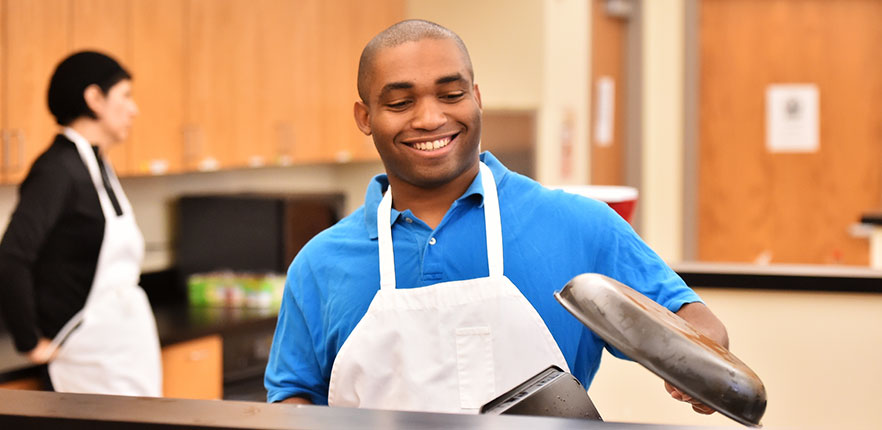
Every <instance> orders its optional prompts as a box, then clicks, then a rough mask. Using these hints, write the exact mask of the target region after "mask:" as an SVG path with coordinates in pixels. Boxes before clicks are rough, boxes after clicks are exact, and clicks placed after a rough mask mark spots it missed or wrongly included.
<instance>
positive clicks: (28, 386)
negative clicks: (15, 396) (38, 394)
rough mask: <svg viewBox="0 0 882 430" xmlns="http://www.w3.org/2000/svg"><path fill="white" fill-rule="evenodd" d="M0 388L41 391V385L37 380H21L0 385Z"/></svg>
mask: <svg viewBox="0 0 882 430" xmlns="http://www.w3.org/2000/svg"><path fill="white" fill-rule="evenodd" d="M0 388H5V389H7V390H43V389H45V387H43V383H42V382H40V379H39V378H22V379H16V380H12V381H7V382H2V383H0Z"/></svg>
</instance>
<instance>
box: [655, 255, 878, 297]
mask: <svg viewBox="0 0 882 430" xmlns="http://www.w3.org/2000/svg"><path fill="white" fill-rule="evenodd" d="M670 266H671V268H672V269H674V271H675V272H677V274H679V275H680V276H681V277H682V278H683V280H684V281H686V284H687V285H689V286H690V287H710V288H744V289H761V290H797V291H827V292H860V293H882V270H879V269H873V268H870V267H864V266H846V265H814V264H767V265H760V264H747V263H706V262H694V261H693V262H680V263H673V264H671V265H670Z"/></svg>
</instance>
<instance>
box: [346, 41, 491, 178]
mask: <svg viewBox="0 0 882 430" xmlns="http://www.w3.org/2000/svg"><path fill="white" fill-rule="evenodd" d="M372 72H373V73H372V74H371V76H372V77H371V78H370V81H369V82H368V94H367V96H368V100H367V103H366V104H365V103H361V102H358V103H356V106H355V117H356V122H357V123H358V126H359V128H360V129H361V131H362V132H364V133H365V134H369V135H373V139H374V145H375V146H376V147H377V152H379V154H380V158H382V160H383V164H384V165H385V167H386V173H387V174H388V175H389V180H390V182H397V181H402V182H404V183H408V184H411V185H413V186H415V187H418V188H424V189H433V188H437V187H440V186H442V185H445V184H448V183H450V182H451V181H454V180H456V179H465V178H468V180H471V177H473V176H474V175H476V174H477V171H478V151H479V143H480V140H481V95H480V93H479V92H478V87H477V85H475V84H474V83H473V82H472V78H471V72H470V70H469V67H468V64H467V63H466V61H465V60H464V58H463V53H462V52H461V51H460V49H459V48H458V47H457V45H456V43H455V42H453V41H452V40H448V39H423V40H419V41H416V42H406V43H404V44H401V45H398V46H395V47H392V48H383V49H381V50H380V51H379V52H377V54H376V56H375V58H374V61H373V68H372Z"/></svg>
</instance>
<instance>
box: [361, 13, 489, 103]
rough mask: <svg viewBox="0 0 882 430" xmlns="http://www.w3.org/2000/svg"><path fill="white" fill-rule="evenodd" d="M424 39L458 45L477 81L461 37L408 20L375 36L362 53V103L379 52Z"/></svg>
mask: <svg viewBox="0 0 882 430" xmlns="http://www.w3.org/2000/svg"><path fill="white" fill-rule="evenodd" d="M422 39H448V40H452V41H453V42H455V43H456V46H457V47H459V49H460V50H461V51H462V56H463V60H464V61H465V63H466V64H467V66H468V69H469V79H471V80H472V81H474V80H475V72H474V71H473V69H472V60H471V58H470V57H469V51H468V49H466V46H465V43H463V41H462V39H460V38H459V36H458V35H457V34H456V33H454V32H452V31H450V30H449V29H447V28H445V27H442V26H440V25H438V24H435V23H434V22H430V21H424V20H421V19H408V20H405V21H401V22H399V23H397V24H394V25H392V26H391V27H389V28H387V29H385V30H383V32H381V33H380V34H378V35H376V36H374V38H373V39H371V40H370V42H368V44H367V45H365V47H364V50H362V51H361V58H360V59H359V61H358V96H359V97H361V101H363V102H365V103H367V102H368V99H367V97H368V96H367V92H368V88H367V87H368V82H369V81H370V79H371V78H372V68H371V64H372V62H373V60H374V57H375V56H376V54H377V51H379V50H381V49H383V48H391V47H395V46H398V45H401V44H402V43H404V42H416V41H418V40H422Z"/></svg>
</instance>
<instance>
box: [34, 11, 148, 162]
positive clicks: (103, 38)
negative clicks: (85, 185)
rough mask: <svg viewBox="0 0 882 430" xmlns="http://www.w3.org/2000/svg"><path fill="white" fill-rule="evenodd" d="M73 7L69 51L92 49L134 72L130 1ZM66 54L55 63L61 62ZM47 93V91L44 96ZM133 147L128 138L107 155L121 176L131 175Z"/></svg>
mask: <svg viewBox="0 0 882 430" xmlns="http://www.w3.org/2000/svg"><path fill="white" fill-rule="evenodd" d="M70 5H71V10H70V15H69V20H70V23H71V32H70V40H69V45H68V50H69V51H70V52H75V51H82V50H91V51H98V52H102V53H105V54H107V55H110V56H111V57H113V58H115V59H116V60H117V61H119V62H120V64H122V66H123V67H125V68H126V69H127V70H128V71H129V73H134V71H133V70H132V68H131V67H130V66H129V57H130V55H129V53H130V49H129V47H130V44H129V40H130V37H129V33H128V27H129V26H128V23H129V2H124V1H118V0H77V1H73V2H70ZM63 55H66V53H65V54H63ZM63 55H61V56H59V57H58V58H57V59H56V60H55V61H61V57H62V56H63ZM47 85H48V81H47ZM45 91H46V89H45V88H44V89H43V94H45ZM131 146H132V143H131V139H130V138H129V139H126V141H124V142H120V143H117V144H116V145H114V146H111V147H110V148H109V149H108V150H107V154H106V156H107V157H108V158H109V159H110V162H111V164H112V165H113V167H114V169H115V170H116V172H117V174H119V175H126V174H129V173H131V168H130V167H131V166H130V152H131Z"/></svg>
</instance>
